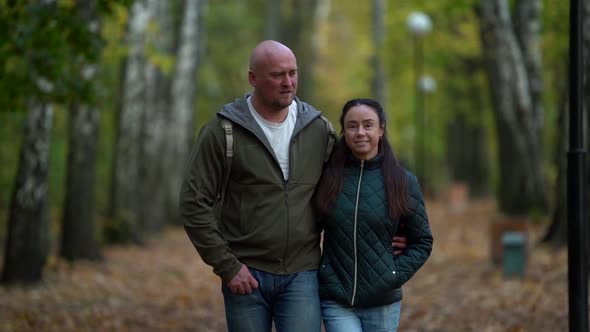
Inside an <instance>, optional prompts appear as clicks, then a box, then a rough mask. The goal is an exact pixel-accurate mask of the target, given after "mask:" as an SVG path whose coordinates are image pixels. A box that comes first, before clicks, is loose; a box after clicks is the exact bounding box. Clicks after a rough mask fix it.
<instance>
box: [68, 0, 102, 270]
mask: <svg viewBox="0 0 590 332" xmlns="http://www.w3.org/2000/svg"><path fill="white" fill-rule="evenodd" d="M96 5H97V1H96V0H92V1H83V2H82V1H81V0H78V1H77V3H76V6H77V7H78V13H79V15H80V17H81V18H82V20H84V21H85V22H88V27H89V29H90V30H91V31H93V32H95V33H98V32H99V21H98V12H97V8H96ZM82 70H83V71H84V72H85V73H87V75H86V77H84V78H85V79H86V80H88V81H91V80H94V79H95V78H96V74H97V70H98V65H97V64H92V63H89V64H87V65H86V66H84V68H83V69H82ZM69 116H70V123H69V142H68V146H69V153H68V166H67V169H68V171H67V174H66V176H67V178H66V198H65V202H64V217H63V223H62V229H61V231H62V233H61V246H60V255H61V256H62V257H64V258H66V259H67V260H70V261H73V260H76V259H89V260H98V259H101V258H102V257H101V254H100V249H99V246H98V241H97V238H96V214H95V212H96V208H95V206H96V200H95V197H96V194H95V189H96V153H97V148H98V125H99V113H98V110H97V109H96V107H95V106H93V105H84V104H73V105H71V106H70V113H69Z"/></svg>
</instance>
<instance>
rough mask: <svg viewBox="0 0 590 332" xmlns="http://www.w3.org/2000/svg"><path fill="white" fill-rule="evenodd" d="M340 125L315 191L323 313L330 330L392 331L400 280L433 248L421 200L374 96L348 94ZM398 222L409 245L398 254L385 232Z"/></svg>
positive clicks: (398, 304) (391, 231) (393, 230)
mask: <svg viewBox="0 0 590 332" xmlns="http://www.w3.org/2000/svg"><path fill="white" fill-rule="evenodd" d="M340 125H341V128H342V132H341V134H342V137H341V138H340V140H339V141H338V143H337V144H336V147H335V149H334V152H333V153H332V156H331V157H330V160H329V161H328V163H327V164H326V167H325V169H324V172H323V175H322V178H321V179H320V182H319V184H318V188H317V191H316V196H315V203H316V206H317V208H318V211H319V212H320V214H321V216H322V220H323V222H324V242H323V254H322V262H321V265H320V270H319V281H320V298H321V305H322V318H323V320H324V325H325V327H326V331H328V332H333V331H337V332H341V331H371V332H375V331H396V330H397V326H398V323H399V316H400V308H401V299H402V291H401V286H402V285H403V284H404V283H405V282H406V281H408V280H409V279H410V278H411V277H412V276H413V275H414V273H416V271H418V269H419V268H420V267H421V266H422V265H423V264H424V262H426V259H427V258H428V256H430V252H431V250H432V233H431V231H430V226H429V224H428V217H427V215H426V210H425V207H424V200H423V198H422V193H421V190H420V186H419V185H418V181H417V180H416V177H415V176H414V175H413V174H412V173H410V172H408V171H406V170H404V169H403V168H402V167H401V166H400V163H399V161H398V160H397V159H396V157H395V155H394V153H393V150H392V148H391V146H390V145H389V142H388V140H387V128H386V119H385V113H384V111H383V108H382V107H381V105H379V103H378V102H376V101H375V100H372V99H353V100H350V101H348V102H347V103H346V104H345V105H344V107H343V109H342V114H341V115H340ZM398 228H400V231H401V233H403V234H404V236H405V237H406V238H407V247H406V249H405V250H404V251H403V253H402V254H400V255H398V256H396V255H394V252H393V250H394V249H393V248H392V246H391V239H392V238H393V237H394V235H395V234H396V232H397V230H398Z"/></svg>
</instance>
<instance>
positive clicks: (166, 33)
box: [139, 0, 194, 233]
mask: <svg viewBox="0 0 590 332" xmlns="http://www.w3.org/2000/svg"><path fill="white" fill-rule="evenodd" d="M148 4H149V6H148V7H149V11H150V17H151V18H152V20H153V23H154V26H155V28H156V33H155V34H153V35H152V34H150V35H148V38H149V40H150V42H151V47H152V48H153V51H155V53H156V54H157V56H159V57H164V58H166V57H168V58H169V57H171V56H172V55H173V52H174V45H175V42H176V40H175V31H176V29H175V27H174V24H173V23H174V20H173V15H172V6H171V5H172V3H171V2H170V1H160V0H149V1H148ZM143 70H144V72H145V78H146V81H145V88H146V90H145V95H144V96H145V104H144V105H145V113H144V114H143V115H144V118H143V119H142V124H143V137H142V142H141V144H142V149H141V151H142V154H141V156H140V160H141V162H140V168H139V174H140V175H141V179H142V180H141V182H140V183H139V184H140V185H139V196H140V199H141V203H142V207H141V210H139V217H140V220H141V226H142V228H143V229H144V230H145V231H146V232H148V233H155V232H158V231H160V230H161V229H162V228H163V227H164V226H165V225H166V223H167V221H168V220H167V218H168V216H169V215H168V211H167V209H166V207H167V202H168V200H167V197H168V192H169V191H168V190H167V188H169V186H170V183H169V182H170V181H171V178H170V177H169V176H168V175H169V173H168V170H167V169H165V167H166V163H165V160H164V159H165V158H162V153H163V151H164V150H165V149H166V148H167V146H168V143H169V142H167V138H168V137H169V136H167V133H168V132H170V131H180V130H182V129H181V128H171V127H169V123H170V120H169V117H170V107H171V75H170V74H167V73H166V72H165V71H164V68H163V67H162V66H161V65H159V64H158V63H156V62H155V61H154V59H153V58H152V57H148V61H147V62H145V67H144V69H143ZM193 79H194V77H193ZM185 125H186V124H185ZM184 142H186V141H183V142H182V143H184Z"/></svg>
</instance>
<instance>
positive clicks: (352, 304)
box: [350, 160, 365, 306]
mask: <svg viewBox="0 0 590 332" xmlns="http://www.w3.org/2000/svg"><path fill="white" fill-rule="evenodd" d="M364 167H365V161H364V160H361V173H360V175H359V182H358V184H357V187H356V200H355V203H354V224H353V240H352V243H353V248H354V249H353V250H354V253H353V256H354V276H353V279H352V298H351V299H350V305H351V306H354V298H355V296H356V284H357V276H358V258H357V250H356V228H357V217H358V209H359V197H360V194H361V182H362V180H363V169H364Z"/></svg>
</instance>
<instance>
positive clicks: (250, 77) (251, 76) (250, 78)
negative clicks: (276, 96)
mask: <svg viewBox="0 0 590 332" xmlns="http://www.w3.org/2000/svg"><path fill="white" fill-rule="evenodd" d="M248 82H250V85H251V86H253V87H256V73H255V72H254V71H253V70H248Z"/></svg>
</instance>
